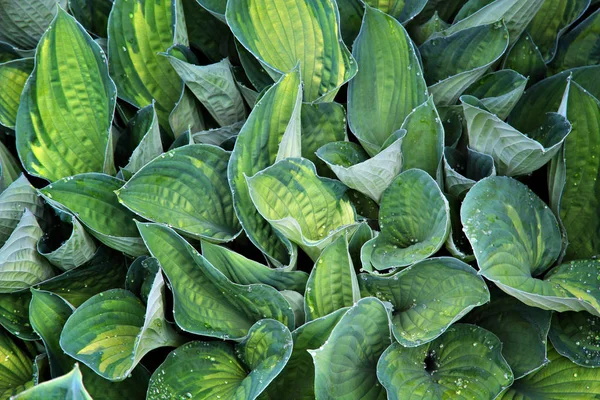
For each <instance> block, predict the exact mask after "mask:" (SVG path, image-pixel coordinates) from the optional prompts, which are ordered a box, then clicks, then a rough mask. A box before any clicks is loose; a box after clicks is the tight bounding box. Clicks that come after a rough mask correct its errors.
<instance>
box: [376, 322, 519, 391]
mask: <svg viewBox="0 0 600 400" xmlns="http://www.w3.org/2000/svg"><path fill="white" fill-rule="evenodd" d="M501 350H502V343H501V342H500V340H498V338H497V337H496V336H495V335H493V334H492V333H490V332H488V331H486V330H485V329H483V328H479V327H477V326H475V325H466V324H456V325H454V326H452V327H451V328H450V329H448V331H446V333H445V334H444V335H442V336H440V337H439V338H438V339H436V340H435V341H433V342H429V343H428V344H426V345H424V346H420V347H402V346H401V345H400V344H398V343H394V344H392V345H391V346H390V347H388V349H387V350H386V351H385V352H384V353H383V355H382V356H381V358H380V359H379V363H378V364H377V377H378V378H379V381H380V382H381V384H382V385H383V386H384V387H385V388H386V390H387V394H388V399H391V400H398V399H405V398H409V397H411V396H412V397H417V398H422V399H440V400H442V399H443V400H446V399H448V400H450V399H457V398H466V399H494V398H496V397H497V396H498V395H499V394H500V392H501V391H502V390H503V389H504V388H506V387H508V386H509V385H510V384H512V382H513V375H512V372H511V370H510V368H509V366H508V364H507V363H506V361H505V360H504V358H503V357H502V353H501Z"/></svg>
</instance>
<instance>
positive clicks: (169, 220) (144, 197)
mask: <svg viewBox="0 0 600 400" xmlns="http://www.w3.org/2000/svg"><path fill="white" fill-rule="evenodd" d="M228 161H229V153H228V152H227V151H225V150H223V149H221V148H219V147H216V146H211V145H203V144H192V145H188V146H183V147H179V148H176V149H174V150H170V151H169V152H167V153H164V154H162V155H161V156H160V157H157V158H155V159H154V160H152V161H151V162H150V163H148V164H146V165H145V166H144V167H143V168H142V169H141V170H140V171H138V173H136V174H135V175H134V176H133V177H132V178H131V179H130V180H129V182H127V183H126V184H125V185H123V187H122V188H121V189H119V190H117V191H116V194H117V197H118V198H119V202H120V203H121V204H123V205H124V206H126V207H127V208H129V209H130V210H131V211H133V212H135V213H136V214H138V215H141V216H142V217H144V218H146V219H149V220H152V221H155V222H160V223H164V224H167V225H169V226H171V227H173V228H174V229H176V230H178V231H179V232H181V233H183V234H185V235H189V236H192V237H195V238H201V239H207V240H214V241H216V242H226V241H230V240H232V239H234V238H235V237H236V236H237V235H238V233H239V232H240V225H239V223H238V222H237V219H236V217H235V213H234V211H233V201H232V199H231V191H230V190H229V185H228V183H227V163H228ZM199 188H202V190H201V191H198V189H199Z"/></svg>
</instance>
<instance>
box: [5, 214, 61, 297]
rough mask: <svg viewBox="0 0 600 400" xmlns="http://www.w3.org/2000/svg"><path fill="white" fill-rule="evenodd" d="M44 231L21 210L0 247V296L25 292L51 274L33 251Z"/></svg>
mask: <svg viewBox="0 0 600 400" xmlns="http://www.w3.org/2000/svg"><path fill="white" fill-rule="evenodd" d="M43 234H44V232H42V229H41V228H40V226H39V225H38V222H37V220H36V218H35V215H33V214H32V213H31V211H29V210H27V209H25V212H24V213H23V216H22V217H21V220H20V221H19V223H18V224H17V226H16V227H15V230H14V231H13V232H12V234H11V235H10V237H9V238H8V240H7V241H6V242H5V243H4V246H2V248H0V293H11V292H16V291H18V290H20V289H26V288H28V287H30V286H32V285H35V284H36V283H38V282H41V281H43V280H46V279H48V278H50V277H52V276H53V275H54V271H53V269H52V267H51V266H50V264H49V263H48V262H47V261H46V259H45V258H44V257H42V256H41V255H40V254H39V253H38V252H37V248H36V244H37V242H38V240H40V238H41V237H42V235H43Z"/></svg>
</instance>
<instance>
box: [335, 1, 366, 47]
mask: <svg viewBox="0 0 600 400" xmlns="http://www.w3.org/2000/svg"><path fill="white" fill-rule="evenodd" d="M336 4H337V8H338V10H339V12H340V31H341V33H342V39H343V40H344V43H346V46H352V44H353V43H354V39H356V36H358V32H359V31H360V26H361V23H362V18H363V14H364V12H365V6H364V3H363V2H362V1H360V0H336Z"/></svg>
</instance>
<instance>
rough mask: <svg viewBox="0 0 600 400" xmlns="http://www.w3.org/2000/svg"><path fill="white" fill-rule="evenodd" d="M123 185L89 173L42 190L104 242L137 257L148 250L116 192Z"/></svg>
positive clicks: (62, 180)
mask: <svg viewBox="0 0 600 400" xmlns="http://www.w3.org/2000/svg"><path fill="white" fill-rule="evenodd" d="M122 185H123V181H121V180H119V179H116V178H113V177H111V176H108V175H104V174H95V173H90V174H80V175H77V176H72V177H68V178H64V179H61V180H60V181H57V182H54V183H52V184H50V185H48V186H46V187H45V188H43V189H40V193H41V194H42V195H43V196H44V198H45V199H46V201H48V202H49V203H51V204H52V205H53V206H55V207H57V208H60V209H65V210H66V211H68V212H70V213H71V214H74V215H75V216H76V217H77V218H78V219H79V220H80V221H81V223H82V224H83V225H84V226H85V227H86V228H87V229H88V230H89V232H90V233H91V234H92V235H94V236H95V237H96V238H97V239H98V240H99V241H101V242H102V243H104V244H105V245H107V246H109V247H112V248H114V249H116V250H119V251H122V252H124V253H126V254H129V255H132V256H138V255H141V254H145V252H146V250H145V248H144V244H143V242H142V240H141V239H140V237H139V234H138V232H137V229H136V227H135V223H134V221H133V219H134V218H135V215H134V214H133V213H132V212H130V211H129V210H127V209H126V208H125V207H123V206H122V205H120V204H119V202H118V200H117V196H116V195H115V193H114V191H115V190H117V189H119V188H120V187H121V186H122ZM109 215H110V218H107V216H109Z"/></svg>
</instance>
